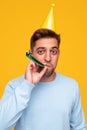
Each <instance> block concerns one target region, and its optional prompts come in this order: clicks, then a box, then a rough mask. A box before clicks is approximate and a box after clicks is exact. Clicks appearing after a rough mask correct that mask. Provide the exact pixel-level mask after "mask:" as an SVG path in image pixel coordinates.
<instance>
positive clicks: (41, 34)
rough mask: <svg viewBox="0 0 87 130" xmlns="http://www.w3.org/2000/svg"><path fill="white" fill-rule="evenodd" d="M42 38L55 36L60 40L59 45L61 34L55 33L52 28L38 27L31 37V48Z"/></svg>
mask: <svg viewBox="0 0 87 130" xmlns="http://www.w3.org/2000/svg"><path fill="white" fill-rule="evenodd" d="M41 38H55V39H56V40H57V42H58V46H59V45H60V34H57V33H55V32H54V31H52V30H50V29H43V28H41V29H38V30H36V31H35V32H34V33H33V35H32V36H31V39H30V48H31V49H33V47H34V46H35V42H36V41H37V40H39V39H41Z"/></svg>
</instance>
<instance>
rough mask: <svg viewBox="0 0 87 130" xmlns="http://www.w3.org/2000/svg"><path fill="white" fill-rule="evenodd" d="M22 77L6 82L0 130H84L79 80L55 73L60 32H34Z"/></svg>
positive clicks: (0, 111) (41, 30) (0, 115)
mask: <svg viewBox="0 0 87 130" xmlns="http://www.w3.org/2000/svg"><path fill="white" fill-rule="evenodd" d="M30 44H31V47H30V53H31V55H32V56H33V57H35V58H36V59H37V60H39V61H40V62H42V63H43V64H45V67H40V66H39V65H37V64H36V63H34V62H32V61H30V62H29V64H28V66H27V68H26V72H25V75H24V76H21V77H19V78H16V79H14V80H12V81H10V82H9V83H8V84H7V87H6V90H5V93H4V96H3V98H2V100H1V104H0V105H1V108H0V130H11V128H12V127H14V129H15V130H70V128H72V130H79V129H81V130H85V128H84V129H82V127H84V125H85V121H84V115H83V110H82V106H81V100H80V93H79V87H78V83H77V82H76V81H75V80H74V79H72V78H69V77H66V76H64V75H62V74H59V73H57V72H55V68H56V66H57V62H58V59H59V55H60V50H59V45H60V35H58V34H56V33H55V32H54V31H52V30H49V29H39V30H36V31H35V32H34V34H33V35H32V37H31V41H30Z"/></svg>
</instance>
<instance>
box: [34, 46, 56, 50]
mask: <svg viewBox="0 0 87 130" xmlns="http://www.w3.org/2000/svg"><path fill="white" fill-rule="evenodd" d="M39 49H46V47H38V48H37V49H36V50H39ZM51 49H58V47H57V46H53V47H51Z"/></svg>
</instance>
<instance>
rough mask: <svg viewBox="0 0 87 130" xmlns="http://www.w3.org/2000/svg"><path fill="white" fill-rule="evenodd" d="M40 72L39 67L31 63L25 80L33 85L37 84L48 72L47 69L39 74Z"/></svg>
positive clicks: (44, 68) (43, 69)
mask: <svg viewBox="0 0 87 130" xmlns="http://www.w3.org/2000/svg"><path fill="white" fill-rule="evenodd" d="M38 70H39V66H38V65H37V64H35V63H34V62H32V61H30V62H29V64H28V66H27V68H26V72H25V79H26V80H28V81H29V82H31V83H32V84H37V83H38V82H39V81H40V80H41V78H42V77H43V75H44V74H45V72H46V71H47V67H46V66H45V67H43V68H42V69H41V71H40V72H38Z"/></svg>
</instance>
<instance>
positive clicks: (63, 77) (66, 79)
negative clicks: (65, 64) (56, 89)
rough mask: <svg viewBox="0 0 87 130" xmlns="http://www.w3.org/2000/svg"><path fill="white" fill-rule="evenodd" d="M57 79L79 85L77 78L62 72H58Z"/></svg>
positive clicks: (64, 82) (66, 83)
mask: <svg viewBox="0 0 87 130" xmlns="http://www.w3.org/2000/svg"><path fill="white" fill-rule="evenodd" d="M57 80H59V81H60V83H62V84H64V85H67V86H68V85H69V86H78V81H77V80H76V79H74V78H72V77H69V76H67V75H64V74H61V73H57Z"/></svg>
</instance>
